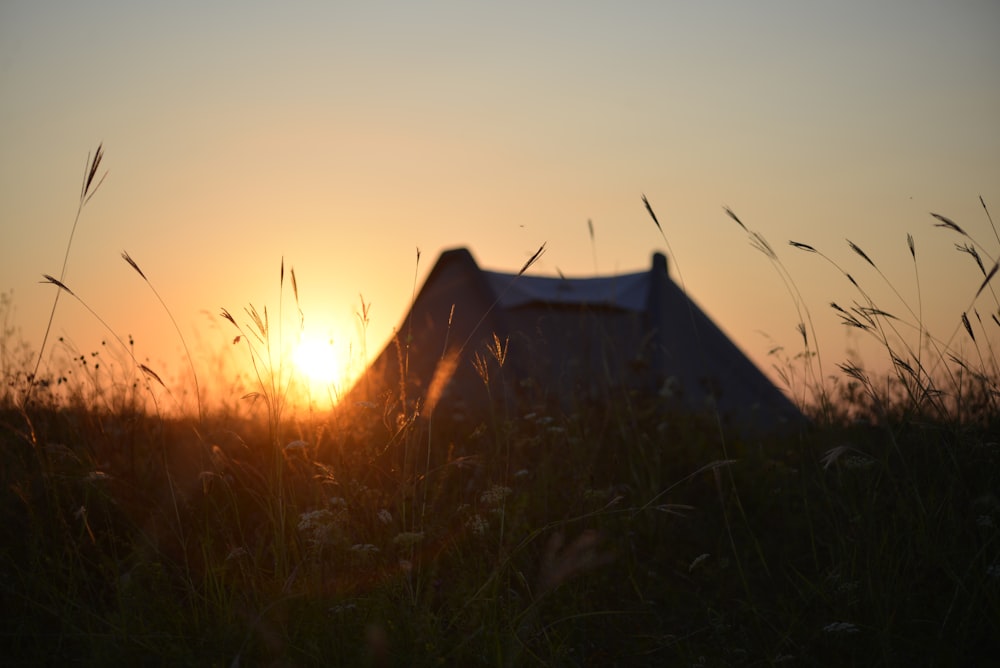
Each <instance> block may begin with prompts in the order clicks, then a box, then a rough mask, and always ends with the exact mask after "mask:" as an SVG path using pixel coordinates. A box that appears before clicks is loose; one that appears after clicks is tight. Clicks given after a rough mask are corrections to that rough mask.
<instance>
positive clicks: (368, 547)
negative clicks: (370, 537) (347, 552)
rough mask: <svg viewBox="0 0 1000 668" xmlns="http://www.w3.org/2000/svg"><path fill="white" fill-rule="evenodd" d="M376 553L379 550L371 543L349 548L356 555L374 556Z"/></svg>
mask: <svg viewBox="0 0 1000 668" xmlns="http://www.w3.org/2000/svg"><path fill="white" fill-rule="evenodd" d="M378 551H379V549H378V548H377V547H375V546H374V545H372V544H371V543H364V544H361V543H359V544H357V545H352V546H351V552H355V553H357V554H375V553H376V552H378Z"/></svg>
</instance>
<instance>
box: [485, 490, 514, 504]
mask: <svg viewBox="0 0 1000 668" xmlns="http://www.w3.org/2000/svg"><path fill="white" fill-rule="evenodd" d="M512 491H513V490H511V488H510V487H504V486H503V485H493V486H492V487H490V488H489V489H488V490H486V491H485V492H483V493H482V495H480V497H479V502H480V503H482V504H485V505H487V506H499V505H500V504H501V503H503V500H504V499H506V498H507V497H508V496H509V495H510V494H511V492H512Z"/></svg>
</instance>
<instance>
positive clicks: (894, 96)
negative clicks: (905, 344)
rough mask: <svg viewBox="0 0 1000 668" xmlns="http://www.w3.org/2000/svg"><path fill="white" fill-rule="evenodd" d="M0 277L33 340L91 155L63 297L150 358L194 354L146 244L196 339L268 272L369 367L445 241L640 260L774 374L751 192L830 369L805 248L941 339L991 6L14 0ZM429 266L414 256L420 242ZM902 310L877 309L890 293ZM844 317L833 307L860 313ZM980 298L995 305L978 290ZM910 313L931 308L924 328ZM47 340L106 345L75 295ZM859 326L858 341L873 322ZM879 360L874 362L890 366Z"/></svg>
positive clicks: (993, 98) (983, 179)
mask: <svg viewBox="0 0 1000 668" xmlns="http://www.w3.org/2000/svg"><path fill="white" fill-rule="evenodd" d="M0 100H2V103H0V145H2V146H3V147H4V148H3V150H2V151H0V225H2V228H0V229H2V236H0V249H2V250H0V290H11V289H13V291H14V299H15V303H16V306H17V324H19V325H20V326H21V328H22V329H23V332H24V335H25V337H26V338H27V339H28V340H29V341H31V342H32V343H33V344H35V345H37V343H38V342H39V341H40V338H41V332H42V330H43V329H44V325H45V320H46V318H47V311H48V309H49V307H50V306H51V299H52V297H53V292H52V290H53V289H52V287H51V286H47V285H41V284H39V283H38V280H39V278H40V277H41V274H42V273H50V274H58V273H59V269H60V266H61V262H62V256H63V252H64V250H65V244H66V240H67V238H68V234H69V230H70V225H71V223H72V219H73V214H74V213H75V210H76V198H77V195H78V191H79V184H80V179H81V175H82V171H83V168H84V161H85V158H86V155H87V152H88V151H90V150H93V149H94V148H95V147H96V145H97V144H98V142H103V143H104V147H105V151H106V163H105V166H106V167H107V168H108V169H109V170H110V174H109V176H108V178H107V181H106V182H105V183H104V185H103V186H102V190H101V192H99V194H98V195H97V196H96V197H95V198H94V199H93V200H92V202H91V204H90V206H89V207H88V209H87V210H86V211H85V212H84V215H83V218H82V221H81V223H80V226H79V229H78V230H77V235H76V239H75V242H74V247H73V250H72V255H71V257H70V262H69V270H68V274H67V277H66V282H67V284H68V285H69V286H70V287H71V288H72V289H73V290H74V291H75V292H76V293H77V294H79V295H80V296H81V297H83V298H84V299H85V300H86V301H87V303H88V304H89V305H90V306H91V307H92V308H93V309H94V310H95V311H97V312H98V313H99V314H101V316H102V317H103V318H104V319H105V320H106V321H107V322H108V323H109V324H110V325H111V326H112V327H113V328H114V329H115V331H117V332H118V333H120V334H122V335H126V334H133V335H134V336H135V339H136V341H137V345H138V346H139V350H140V353H141V355H142V356H143V357H146V356H148V357H149V359H150V360H151V361H152V362H153V363H154V364H163V365H165V366H167V367H170V368H171V369H174V370H176V371H178V372H180V371H181V370H182V369H181V365H180V364H179V360H180V359H181V356H180V344H179V341H178V340H177V337H176V335H175V334H174V333H173V332H172V329H171V325H170V323H169V320H168V319H167V317H166V315H165V314H164V313H163V312H162V310H161V309H160V307H159V305H158V303H157V302H156V300H155V298H154V297H153V295H152V294H151V293H150V292H149V290H148V288H147V287H146V286H145V285H143V284H142V282H141V281H140V280H139V278H138V277H137V276H136V275H135V274H134V273H133V272H132V270H131V269H130V268H129V267H128V266H127V265H126V264H125V263H124V262H123V261H122V260H121V259H120V257H119V254H120V252H121V251H122V250H127V251H128V252H129V253H130V254H131V255H132V257H133V258H135V260H136V261H137V262H138V263H139V265H140V266H141V267H142V269H143V270H144V271H145V273H146V274H147V276H149V278H150V280H151V281H152V282H153V283H154V284H155V286H156V287H157V289H158V290H159V291H160V293H161V294H162V295H163V297H164V299H165V300H166V301H167V303H168V304H169V305H170V307H171V308H172V310H173V312H174V314H175V315H176V316H177V318H178V320H179V321H180V322H181V325H182V327H183V328H184V330H185V333H186V334H187V335H188V336H189V337H191V338H192V339H193V338H194V337H195V334H194V333H195V332H198V334H199V335H200V337H201V339H202V341H201V343H199V344H198V345H199V346H201V347H202V348H203V350H206V351H207V350H217V349H222V348H224V347H225V345H226V342H227V341H228V340H229V338H231V337H230V336H229V334H231V332H230V331H229V330H228V329H225V328H224V329H223V330H222V331H219V330H213V329H212V328H210V327H209V326H208V325H209V323H210V320H209V318H208V316H206V315H205V313H206V312H207V313H209V314H212V316H213V318H214V316H215V315H216V314H217V313H218V311H219V309H220V307H223V306H224V307H226V308H228V309H229V310H230V311H233V312H234V313H236V312H237V311H239V310H241V309H242V307H243V306H244V305H245V304H247V303H249V302H253V303H254V304H257V305H258V306H263V305H264V304H267V305H269V308H270V309H272V310H276V308H277V292H278V267H279V263H280V260H281V257H282V256H284V257H285V261H286V263H287V264H288V265H289V266H294V267H295V268H296V272H297V275H298V280H299V288H300V293H301V296H302V301H303V310H304V311H305V317H306V326H307V328H312V329H314V330H322V331H323V333H324V336H326V335H332V336H333V337H334V339H335V341H336V342H337V344H338V345H340V346H342V347H343V348H346V346H347V345H348V344H349V343H352V342H353V344H354V345H355V346H356V347H357V346H358V345H359V343H358V341H359V340H358V335H357V331H356V327H355V324H354V315H353V314H354V312H355V311H356V310H357V308H358V293H362V294H363V295H364V296H365V299H366V301H370V302H371V303H372V304H373V306H372V311H371V313H372V316H371V326H370V329H369V335H368V345H369V348H370V352H371V353H372V354H374V353H376V352H377V350H378V349H379V348H380V347H381V345H382V344H383V343H384V341H385V340H386V339H387V338H388V337H389V335H390V334H391V332H392V328H393V327H394V326H396V325H397V324H398V323H399V321H400V319H401V318H402V316H403V314H404V312H405V310H406V307H407V303H408V301H409V299H410V297H411V293H412V290H413V286H414V274H415V273H416V274H417V279H418V281H422V280H423V278H424V276H425V275H426V273H427V271H429V270H430V268H431V266H432V265H433V263H434V261H435V259H436V257H437V254H438V253H439V252H440V251H441V250H442V249H444V248H448V247H454V246H459V245H467V246H469V247H470V248H471V250H472V252H473V254H474V256H475V257H476V258H477V259H478V260H479V262H480V263H481V264H482V265H483V266H485V267H488V268H496V269H506V270H516V269H517V268H518V267H519V266H520V265H521V264H522V263H523V262H524V260H525V259H526V258H527V257H528V256H529V255H530V254H531V253H532V252H534V250H535V249H537V247H538V246H539V245H540V244H541V243H542V242H547V243H548V252H547V253H546V254H545V255H544V256H543V258H542V260H541V261H540V263H539V264H538V266H537V271H538V272H540V273H555V272H556V270H557V269H558V270H560V271H562V272H563V273H564V274H566V275H585V274H590V273H593V272H594V270H595V260H594V254H593V253H592V249H591V246H590V241H589V237H588V234H587V220H588V219H592V220H593V222H594V226H595V230H596V237H597V245H596V264H597V270H598V271H600V272H602V273H608V272H612V271H624V270H635V269H638V268H643V267H647V266H648V265H649V262H650V257H651V254H652V253H653V252H654V251H655V250H665V249H664V248H663V246H664V244H663V241H662V239H661V238H660V236H659V234H658V232H657V231H656V229H655V227H654V226H653V225H652V223H651V221H650V220H649V218H648V216H647V215H646V213H645V211H644V209H643V207H642V204H641V201H640V195H641V194H642V193H645V194H646V195H647V196H648V197H649V199H650V201H651V202H652V204H653V206H654V208H655V209H656V211H657V213H658V215H659V217H660V220H661V222H663V223H664V230H665V232H666V234H667V235H668V237H669V239H670V245H671V247H672V250H673V251H674V253H675V254H676V257H674V258H672V271H673V276H674V278H675V280H677V278H678V274H677V271H676V270H677V269H678V268H679V269H680V272H681V276H682V277H683V281H684V284H685V287H686V288H687V290H688V292H689V293H690V294H691V295H692V296H693V297H694V299H695V300H696V301H697V302H699V303H700V304H701V305H702V306H703V307H704V308H705V309H706V310H707V311H708V312H709V313H710V315H712V316H713V317H714V318H715V319H716V320H717V322H718V323H719V324H720V326H721V327H722V328H723V329H724V330H725V331H727V332H728V333H730V334H731V335H732V336H733V337H734V338H735V339H736V341H737V343H738V344H739V345H740V346H741V347H742V348H743V349H744V350H745V351H746V352H747V353H749V354H750V355H751V356H752V357H754V358H755V359H756V360H757V361H758V362H759V363H761V365H762V366H766V365H767V364H768V363H769V362H768V361H767V358H766V353H767V351H768V349H769V348H770V346H771V343H769V342H768V340H767V339H766V338H765V337H764V336H762V335H761V334H760V333H759V332H760V331H763V332H766V333H767V334H768V335H770V337H772V339H774V341H775V342H777V343H781V344H784V345H785V346H787V348H788V349H789V350H790V351H791V352H794V351H796V350H798V349H800V347H801V345H800V342H799V340H798V339H797V335H796V333H795V325H796V323H797V322H798V318H797V316H796V313H795V310H794V308H793V306H792V302H791V300H790V299H789V297H788V294H787V292H786V290H785V287H784V286H783V284H782V282H781V281H780V280H779V278H778V276H777V274H776V273H775V271H774V269H773V268H772V267H771V266H770V264H769V263H768V262H767V260H766V258H765V257H764V256H763V255H761V254H760V253H758V252H756V251H754V250H753V249H752V248H751V247H750V246H749V244H748V243H747V239H746V236H745V235H744V234H743V233H742V231H741V230H740V229H739V228H738V226H736V224H735V223H733V222H732V221H731V220H730V219H728V218H727V217H726V215H725V214H724V212H723V210H722V206H723V205H728V206H730V207H732V208H733V209H734V210H735V211H736V212H737V213H738V214H739V215H740V217H741V218H742V219H743V221H744V222H745V223H747V224H748V225H749V226H751V227H752V228H754V229H756V230H758V231H759V232H761V233H762V234H763V235H764V236H765V237H766V238H767V239H768V240H769V241H770V242H771V244H772V246H773V247H774V248H775V249H776V250H777V251H778V253H779V255H780V256H781V258H782V259H783V260H784V261H785V264H786V265H787V267H788V269H789V271H790V272H791V273H792V275H793V277H794V279H795V281H796V284H797V285H798V287H799V288H800V289H801V290H802V292H803V294H804V296H805V297H806V300H807V303H808V305H809V307H810V309H811V313H812V318H813V320H814V322H815V325H816V327H817V328H818V329H820V330H821V334H820V345H821V351H822V352H823V354H824V356H825V358H826V361H827V366H828V370H830V371H832V370H833V369H832V367H833V364H834V363H835V362H837V361H841V360H842V359H843V358H844V357H845V355H846V353H845V349H846V348H847V347H848V346H849V345H853V344H852V341H853V340H854V339H848V338H847V335H846V333H845V330H844V328H843V327H842V326H841V325H839V319H838V318H837V317H836V315H835V314H834V313H833V312H832V311H831V310H830V308H829V306H828V303H829V302H830V301H838V302H844V303H846V304H849V303H850V302H851V300H852V299H859V296H858V294H857V293H856V291H854V290H853V289H852V288H851V286H850V284H849V283H847V281H846V279H844V277H843V276H842V275H840V274H838V272H837V271H836V270H835V269H833V268H832V267H831V266H829V265H828V264H826V263H824V262H823V261H822V260H821V259H819V258H818V257H816V256H812V255H807V254H804V253H801V252H796V251H794V250H793V249H791V248H789V247H788V246H787V241H788V240H789V239H795V240H797V241H802V242H805V243H809V244H812V245H814V246H816V247H818V248H820V249H822V250H824V251H825V252H827V253H828V254H829V255H830V256H831V257H832V258H834V259H836V260H837V261H838V262H840V263H841V264H842V265H843V266H844V267H845V268H847V269H848V270H849V271H851V272H852V274H853V275H854V276H855V277H856V278H857V279H858V280H859V282H861V283H862V284H863V285H864V286H865V287H866V288H869V289H870V290H871V292H872V293H873V296H876V301H878V302H879V305H881V306H883V307H884V308H886V310H889V311H894V310H895V311H900V312H904V313H905V308H904V307H902V306H901V305H900V304H899V302H898V301H896V300H895V297H892V296H891V293H889V292H888V291H887V290H885V289H883V284H882V279H881V278H879V277H878V275H877V274H876V273H875V272H874V271H872V270H871V269H870V268H869V267H866V266H864V265H863V263H862V262H861V261H860V258H858V257H857V256H855V255H854V254H852V253H851V251H850V249H849V248H848V247H847V244H846V242H845V239H847V238H849V239H851V240H852V241H854V242H856V243H857V244H859V245H860V246H861V247H862V248H863V249H865V251H866V252H867V253H868V255H869V256H871V257H872V259H873V260H875V262H876V263H877V264H878V266H879V268H880V269H881V270H882V271H883V272H884V273H885V275H886V276H887V277H888V278H889V279H890V281H891V282H892V283H893V285H895V286H896V287H897V289H899V291H900V292H901V293H902V295H903V296H904V297H905V298H906V299H907V300H908V301H909V302H910V304H911V306H912V307H913V308H914V310H917V289H916V279H915V277H914V271H913V266H912V262H911V261H910V256H909V253H908V251H907V249H906V234H907V233H908V232H909V233H912V234H913V236H914V237H915V240H916V244H917V259H918V264H919V269H920V280H921V288H922V298H923V312H924V318H925V319H926V320H927V321H928V324H930V325H932V326H933V327H936V328H937V331H938V332H939V335H940V336H942V337H944V338H947V337H948V336H949V335H950V334H951V332H952V330H953V329H954V327H955V325H956V324H957V322H958V318H959V316H960V314H961V312H962V310H964V309H965V308H967V307H968V306H969V303H970V300H971V298H972V296H973V294H974V293H975V290H976V288H977V287H978V284H979V280H980V279H981V274H979V273H978V270H977V269H976V268H975V266H974V264H973V263H972V262H971V260H970V258H969V257H968V256H964V255H961V254H959V253H957V252H955V251H954V248H953V243H954V242H957V241H961V239H959V238H958V237H956V236H955V235H954V234H951V233H949V232H947V231H945V230H941V229H935V228H933V226H932V224H933V222H934V220H933V219H932V218H931V217H930V215H929V212H931V211H934V212H939V213H942V214H945V215H947V216H949V217H951V218H952V219H953V220H955V221H956V222H957V223H958V224H960V225H962V226H963V227H964V228H965V229H966V230H968V231H969V232H970V234H972V236H974V237H975V238H976V239H977V240H978V241H979V242H981V243H982V244H983V246H984V252H985V253H989V254H990V255H992V256H993V257H996V256H997V255H998V254H1000V241H998V240H997V239H996V238H995V236H994V233H993V231H992V230H991V228H990V227H989V221H988V220H987V218H986V215H985V213H984V211H983V209H982V207H981V206H980V203H979V199H978V198H979V196H980V195H981V196H982V197H983V198H984V199H985V201H986V203H987V205H989V206H991V207H992V209H991V212H992V213H993V215H994V218H995V219H996V218H998V217H1000V4H998V3H997V2H995V0H982V1H973V0H958V1H957V2H943V1H942V2H915V1H912V0H896V1H886V2H854V1H841V2H835V3H834V2H802V1H791V0H789V1H771V2H754V3H747V2H742V1H740V2H735V1H734V2H704V3H694V2H631V3H629V2H623V3H610V2H580V1H575V2H542V3H539V2H505V3H484V2H425V3H411V2H385V3H376V2H373V3H363V4H362V3H339V2H291V3H281V5H280V6H279V4H278V3H262V2H240V3H221V2H215V3H202V2H198V3H194V2H173V3H169V4H165V3H156V2H105V1H100V0H95V1H94V2H89V3H75V2H65V3H55V2H5V3H4V4H3V5H2V6H0ZM417 247H419V248H420V249H421V251H422V257H421V260H420V263H419V266H417V265H416V263H415V249H416V248H417ZM883 299H884V301H882V300H883ZM846 304H845V305H846ZM984 304H985V306H984V313H985V312H989V311H990V309H991V304H992V305H993V306H992V309H993V310H995V308H996V307H995V304H994V303H993V302H992V301H986V302H984ZM910 319H912V318H910ZM54 334H55V335H57V336H58V335H69V336H72V338H73V340H74V341H75V342H76V344H77V345H78V346H79V347H80V348H81V349H84V350H87V349H90V348H92V347H94V346H95V345H96V342H98V341H99V340H100V339H101V338H103V337H106V334H104V333H102V332H101V327H100V325H99V324H98V323H96V322H94V319H93V318H92V317H91V316H90V315H89V314H87V313H86V311H85V310H84V309H83V308H81V307H79V306H78V305H77V304H74V303H72V302H71V301H70V300H65V301H63V302H62V303H61V304H60V311H59V313H58V314H57V318H56V323H55V329H54ZM854 336H855V339H856V338H857V335H856V333H855V335H854ZM866 361H867V362H869V363H870V364H872V365H873V366H874V365H880V364H882V362H883V360H881V359H879V358H878V357H877V356H876V355H875V354H874V353H871V357H868V358H866Z"/></svg>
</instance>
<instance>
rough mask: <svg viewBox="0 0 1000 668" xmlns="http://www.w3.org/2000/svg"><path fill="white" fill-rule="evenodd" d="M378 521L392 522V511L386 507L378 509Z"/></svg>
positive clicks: (383, 522)
mask: <svg viewBox="0 0 1000 668" xmlns="http://www.w3.org/2000/svg"><path fill="white" fill-rule="evenodd" d="M378 521H379V522H381V523H382V524H392V513H390V512H389V511H388V510H386V509H385V508H383V509H381V510H380V511H378Z"/></svg>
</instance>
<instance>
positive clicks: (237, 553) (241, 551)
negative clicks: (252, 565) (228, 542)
mask: <svg viewBox="0 0 1000 668" xmlns="http://www.w3.org/2000/svg"><path fill="white" fill-rule="evenodd" d="M249 554H250V553H249V552H247V549H246V548H245V547H234V548H233V549H231V550H229V554H227V555H226V561H234V560H236V559H242V558H243V557H245V556H247V555H249Z"/></svg>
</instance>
